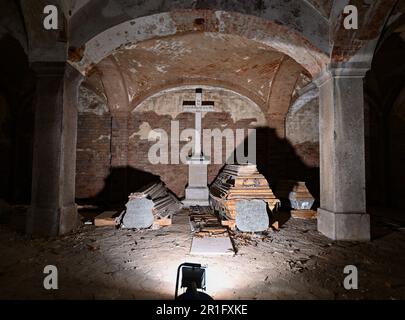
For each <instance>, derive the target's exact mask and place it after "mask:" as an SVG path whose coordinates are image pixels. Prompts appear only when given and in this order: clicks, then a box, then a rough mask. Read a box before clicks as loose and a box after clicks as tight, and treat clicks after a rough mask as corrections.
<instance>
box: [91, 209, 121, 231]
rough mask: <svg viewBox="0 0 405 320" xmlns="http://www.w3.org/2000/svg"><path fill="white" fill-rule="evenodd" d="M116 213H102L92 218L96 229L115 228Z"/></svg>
mask: <svg viewBox="0 0 405 320" xmlns="http://www.w3.org/2000/svg"><path fill="white" fill-rule="evenodd" d="M116 213H117V212H116V211H104V212H103V213H101V214H99V215H98V216H96V217H95V218H94V225H95V226H96V227H106V226H110V227H112V226H115V215H116Z"/></svg>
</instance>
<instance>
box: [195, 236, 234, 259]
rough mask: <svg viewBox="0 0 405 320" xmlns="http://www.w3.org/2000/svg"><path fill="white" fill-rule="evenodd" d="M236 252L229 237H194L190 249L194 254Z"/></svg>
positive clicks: (231, 253)
mask: <svg viewBox="0 0 405 320" xmlns="http://www.w3.org/2000/svg"><path fill="white" fill-rule="evenodd" d="M234 253H235V252H234V250H233V246H232V242H231V239H229V237H217V238H211V237H205V238H196V237H194V238H193V241H192V244H191V250H190V254H194V255H233V254H234Z"/></svg>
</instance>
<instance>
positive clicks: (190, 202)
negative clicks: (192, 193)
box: [181, 199, 210, 208]
mask: <svg viewBox="0 0 405 320" xmlns="http://www.w3.org/2000/svg"><path fill="white" fill-rule="evenodd" d="M181 203H182V204H183V207H184V208H189V207H194V206H200V207H209V205H210V203H209V202H208V200H198V199H187V200H183V201H182V202H181Z"/></svg>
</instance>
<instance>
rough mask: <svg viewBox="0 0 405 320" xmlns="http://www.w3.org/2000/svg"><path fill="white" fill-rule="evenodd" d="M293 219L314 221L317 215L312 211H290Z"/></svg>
mask: <svg viewBox="0 0 405 320" xmlns="http://www.w3.org/2000/svg"><path fill="white" fill-rule="evenodd" d="M291 216H292V217H293V218H294V219H316V218H317V216H318V213H317V212H316V211H314V210H291Z"/></svg>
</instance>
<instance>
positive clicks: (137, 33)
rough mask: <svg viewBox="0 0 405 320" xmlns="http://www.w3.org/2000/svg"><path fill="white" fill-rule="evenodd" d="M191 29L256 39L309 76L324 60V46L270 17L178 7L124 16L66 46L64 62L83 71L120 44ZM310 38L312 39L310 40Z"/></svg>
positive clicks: (83, 72) (90, 67)
mask: <svg viewBox="0 0 405 320" xmlns="http://www.w3.org/2000/svg"><path fill="white" fill-rule="evenodd" d="M195 32H214V33H219V34H231V35H238V36H241V37H244V38H246V39H250V40H254V41H257V42H258V43H260V44H262V45H264V46H267V47H269V48H270V49H273V50H275V51H278V52H281V53H284V54H286V55H288V56H290V57H291V58H292V59H294V60H295V61H296V62H297V63H299V64H300V65H302V66H303V67H304V68H305V69H306V70H307V71H308V72H309V73H310V74H311V75H313V76H314V75H317V74H318V73H319V72H320V71H321V70H322V69H323V68H324V67H325V66H326V64H327V63H328V60H329V58H328V55H327V52H325V48H324V47H323V46H321V45H319V44H318V45H317V44H316V42H315V41H312V42H311V41H310V40H308V39H307V38H306V37H304V36H303V35H302V34H301V33H299V32H298V31H296V30H294V29H293V28H291V27H289V26H287V25H282V24H279V23H277V22H276V19H274V20H265V19H262V18H258V17H256V16H252V15H246V14H240V13H236V12H224V11H212V10H182V11H178V10H177V11H176V10H175V11H171V12H165V13H157V14H154V15H150V16H144V17H138V18H136V19H128V20H127V21H125V22H121V23H120V24H117V25H114V26H111V27H110V28H108V29H106V30H103V31H102V32H100V33H99V34H97V35H95V36H94V37H93V38H91V39H89V40H87V41H86V42H84V43H82V44H81V45H80V47H75V46H73V45H72V46H71V47H70V48H69V59H68V61H69V62H70V63H71V64H72V66H74V67H75V68H76V69H77V70H79V71H80V72H81V73H82V74H86V73H88V72H90V71H91V69H92V68H93V67H94V66H95V65H96V64H97V63H99V62H100V61H101V60H103V59H104V58H105V57H107V56H109V55H111V54H112V53H113V52H114V51H115V50H117V49H120V48H122V47H130V46H131V45H134V44H136V43H138V42H141V41H145V40H149V39H154V38H159V37H167V36H173V35H181V34H185V33H195ZM312 40H313V39H312ZM326 51H327V50H326Z"/></svg>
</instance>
